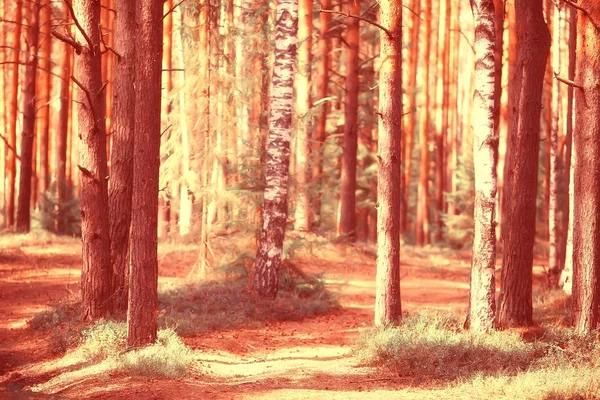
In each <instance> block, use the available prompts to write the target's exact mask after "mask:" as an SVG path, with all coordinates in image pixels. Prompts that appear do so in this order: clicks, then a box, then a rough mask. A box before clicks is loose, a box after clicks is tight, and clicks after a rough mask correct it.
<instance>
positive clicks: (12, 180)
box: [6, 0, 23, 229]
mask: <svg viewBox="0 0 600 400" xmlns="http://www.w3.org/2000/svg"><path fill="white" fill-rule="evenodd" d="M22 20H23V0H17V1H16V11H15V29H14V31H13V59H12V62H13V63H14V64H13V66H12V68H13V71H12V81H11V91H10V93H11V100H10V108H9V114H10V115H9V116H8V147H9V149H8V159H7V161H6V164H7V165H6V169H7V173H8V188H7V194H6V196H7V198H8V199H7V204H6V227H7V228H8V229H13V228H14V224H15V219H14V218H15V185H16V181H17V154H16V152H17V118H18V112H19V107H18V101H17V100H18V97H19V61H20V55H21V27H22V26H23V25H22V23H21V22H22Z"/></svg>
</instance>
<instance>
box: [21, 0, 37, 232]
mask: <svg viewBox="0 0 600 400" xmlns="http://www.w3.org/2000/svg"><path fill="white" fill-rule="evenodd" d="M29 7H30V8H29V13H28V15H29V21H28V24H27V25H28V30H27V46H28V48H27V53H28V60H27V66H26V67H25V90H24V92H23V132H22V133H21V168H20V174H19V198H18V203H17V223H16V231H17V232H20V233H27V232H29V230H30V228H31V177H32V158H33V142H34V141H35V94H36V82H37V79H36V77H37V66H38V57H37V48H38V40H39V34H40V20H39V17H40V4H39V1H32V2H30V3H29Z"/></svg>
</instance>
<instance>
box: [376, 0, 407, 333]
mask: <svg viewBox="0 0 600 400" xmlns="http://www.w3.org/2000/svg"><path fill="white" fill-rule="evenodd" d="M379 7H380V13H379V16H380V17H379V18H380V21H381V24H382V25H383V26H385V27H386V28H387V29H388V30H389V32H390V34H389V35H388V34H385V33H383V32H382V33H381V36H380V43H381V50H380V51H381V56H380V57H381V60H382V63H381V66H380V69H379V113H380V114H379V115H380V118H379V140H378V141H379V146H378V152H377V160H378V179H377V202H378V204H379V207H378V209H377V278H376V289H375V325H377V326H381V325H387V324H397V323H399V322H400V319H401V318H402V307H401V302H400V201H401V199H400V185H399V183H400V172H401V171H400V160H401V158H402V148H401V143H402V140H401V139H402V129H401V127H402V4H401V2H400V1H399V0H383V1H381V2H380V3H379Z"/></svg>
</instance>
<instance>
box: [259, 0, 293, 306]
mask: <svg viewBox="0 0 600 400" xmlns="http://www.w3.org/2000/svg"><path fill="white" fill-rule="evenodd" d="M297 30H298V2H297V0H277V17H276V23H275V64H274V66H273V86H272V90H271V111H270V122H269V125H270V126H269V144H268V148H267V160H266V165H265V169H266V171H265V179H266V187H265V194H264V203H263V211H262V221H263V224H262V229H261V233H260V242H259V245H258V252H257V254H256V261H255V275H254V289H255V290H256V291H257V292H258V294H259V295H260V296H262V297H269V298H275V296H277V286H278V276H277V275H278V273H279V267H280V265H281V255H282V251H283V239H284V236H285V222H286V219H287V206H288V204H287V200H288V199H287V197H288V179H289V176H288V170H289V159H290V136H291V133H292V106H293V98H292V97H293V96H292V93H293V88H294V64H295V62H296V33H297Z"/></svg>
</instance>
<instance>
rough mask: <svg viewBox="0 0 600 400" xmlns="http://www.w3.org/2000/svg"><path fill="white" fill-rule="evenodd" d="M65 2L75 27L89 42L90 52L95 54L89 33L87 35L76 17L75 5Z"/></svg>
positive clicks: (67, 0) (64, 0)
mask: <svg viewBox="0 0 600 400" xmlns="http://www.w3.org/2000/svg"><path fill="white" fill-rule="evenodd" d="M63 2H64V3H65V4H66V6H67V8H68V9H69V12H70V13H71V18H73V22H74V23H75V26H76V27H77V29H79V32H81V35H82V36H83V38H84V39H85V41H86V42H87V44H88V46H89V47H90V51H91V52H92V54H94V45H93V43H92V39H90V37H89V36H88V35H87V33H85V31H84V30H83V27H82V26H81V24H80V23H79V21H78V20H77V18H76V17H75V11H74V10H73V5H72V4H71V2H70V0H63Z"/></svg>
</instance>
